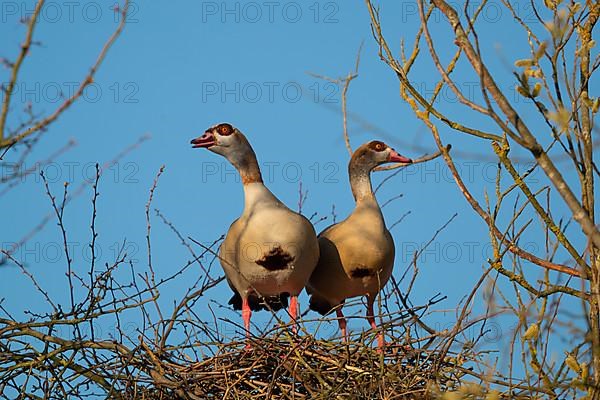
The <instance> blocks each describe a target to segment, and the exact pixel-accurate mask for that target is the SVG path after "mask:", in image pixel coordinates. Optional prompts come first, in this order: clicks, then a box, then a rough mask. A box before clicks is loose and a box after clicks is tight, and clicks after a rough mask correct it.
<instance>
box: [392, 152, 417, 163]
mask: <svg viewBox="0 0 600 400" xmlns="http://www.w3.org/2000/svg"><path fill="white" fill-rule="evenodd" d="M391 150H392V151H390V156H389V158H388V161H389V162H399V163H403V164H412V162H413V161H412V160H411V159H410V158H408V157H404V156H401V155H400V154H398V152H396V150H394V149H391Z"/></svg>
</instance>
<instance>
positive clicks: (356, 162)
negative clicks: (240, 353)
mask: <svg viewBox="0 0 600 400" xmlns="http://www.w3.org/2000/svg"><path fill="white" fill-rule="evenodd" d="M191 144H192V145H193V146H192V147H194V148H206V149H208V150H210V151H212V152H214V153H217V154H220V155H221V156H223V157H225V158H226V159H227V160H228V161H229V162H230V163H231V164H232V165H233V166H234V167H235V168H236V169H237V171H238V172H239V174H240V176H241V178H242V183H243V185H244V198H245V199H244V211H243V213H242V215H241V217H240V218H238V219H237V220H235V221H234V222H233V223H232V224H231V227H230V228H229V231H228V232H227V235H226V237H225V240H224V242H223V243H222V245H221V248H220V250H219V260H220V263H221V266H222V267H223V270H224V271H225V275H226V277H227V282H228V283H229V286H230V287H231V289H232V290H233V292H234V295H233V297H232V298H231V300H230V301H229V304H231V305H232V306H233V307H234V309H236V310H240V309H241V310H242V317H243V320H244V327H245V329H246V337H248V336H249V332H250V316H251V314H252V311H258V310H261V309H267V310H272V311H277V310H280V309H281V308H283V307H288V300H289V308H288V311H289V314H290V316H291V318H292V321H293V322H295V319H296V317H297V315H298V295H299V294H300V292H301V291H302V289H303V288H305V287H306V290H307V292H308V294H309V295H310V296H311V297H310V308H311V309H312V310H315V311H317V312H319V313H320V314H322V315H326V314H328V313H330V312H332V311H333V310H335V312H336V314H337V320H338V324H339V327H340V330H341V333H342V337H343V339H344V340H347V330H346V320H345V318H344V315H343V313H342V306H343V304H344V301H345V300H346V299H348V298H351V297H356V296H366V297H367V319H368V321H369V323H370V325H371V327H372V328H373V329H374V330H376V329H377V326H376V324H375V317H374V313H373V304H374V301H375V298H376V297H377V295H378V293H379V291H380V290H381V288H382V287H383V286H384V285H385V284H386V282H387V281H388V279H389V278H390V276H391V274H392V268H393V265H394V241H393V239H392V236H391V235H390V232H389V231H388V230H387V228H386V226H385V222H384V220H383V215H382V213H381V209H380V207H379V205H378V204H377V200H376V199H375V195H374V194H373V190H372V187H371V178H370V173H371V171H372V170H373V168H375V167H376V166H378V165H380V164H384V163H388V162H400V163H411V162H412V160H410V159H409V158H406V157H403V156H401V155H399V154H398V153H397V152H396V151H395V150H394V149H392V148H391V147H389V146H388V145H386V144H385V143H383V142H380V141H371V142H369V143H365V144H363V145H362V146H360V147H359V148H358V149H356V151H355V152H354V154H353V155H352V157H351V159H350V163H349V165H348V172H349V175H350V186H351V188H352V194H353V195H354V199H355V200H356V207H355V209H354V211H353V212H352V213H351V214H350V215H349V216H348V218H346V219H345V220H343V221H341V222H339V223H337V224H334V225H331V226H329V227H328V228H326V229H325V230H324V231H323V232H321V233H320V234H319V235H318V236H317V235H316V233H315V230H314V227H313V225H312V224H311V223H310V221H309V220H308V219H306V218H305V217H304V216H302V215H300V214H298V213H296V212H294V211H292V210H290V209H289V208H288V207H286V206H285V205H284V204H283V203H282V202H281V201H279V199H277V197H275V195H273V193H271V191H270V190H269V189H267V187H266V186H265V185H264V183H263V181H262V177H261V173H260V169H259V166H258V161H257V159H256V154H255V153H254V150H253V149H252V147H251V146H250V143H249V142H248V139H246V137H245V136H244V135H243V134H242V133H241V132H240V131H239V130H238V129H237V128H235V127H233V126H232V125H230V124H227V123H222V124H218V125H215V126H212V127H210V128H209V129H207V130H206V132H205V133H204V134H203V135H202V136H200V137H198V138H196V139H193V140H192V141H191ZM293 329H294V331H296V325H295V323H294V325H293ZM377 342H378V347H379V348H380V349H381V348H382V347H383V345H384V337H383V334H382V333H381V332H379V333H378V335H377Z"/></svg>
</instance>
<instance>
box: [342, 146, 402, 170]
mask: <svg viewBox="0 0 600 400" xmlns="http://www.w3.org/2000/svg"><path fill="white" fill-rule="evenodd" d="M391 162H399V163H404V164H410V163H412V160H411V159H410V158H407V157H404V156H402V155H400V154H398V152H397V151H396V150H394V149H393V148H391V147H390V146H388V145H387V144H385V143H383V142H381V141H379V140H373V141H370V142H368V143H365V144H363V145H362V146H360V147H359V148H358V149H356V151H355V152H354V154H352V158H351V159H350V164H349V166H350V169H359V170H363V171H371V170H372V169H373V168H375V167H377V166H378V165H381V164H386V163H391Z"/></svg>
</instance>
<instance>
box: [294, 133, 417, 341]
mask: <svg viewBox="0 0 600 400" xmlns="http://www.w3.org/2000/svg"><path fill="white" fill-rule="evenodd" d="M388 162H401V163H411V162H412V160H410V159H409V158H406V157H403V156H401V155H399V154H398V153H397V152H396V151H395V150H394V149H392V148H391V147H389V146H388V145H386V144H385V143H383V142H380V141H372V142H369V143H366V144H363V145H362V146H360V147H359V148H358V149H356V151H355V152H354V154H352V157H351V159H350V162H349V164H348V173H349V175H350V186H351V187H352V194H353V195H354V199H355V201H356V206H355V208H354V211H352V213H351V214H350V215H349V216H348V217H347V218H346V219H345V220H343V221H341V222H339V223H337V224H334V225H331V226H329V227H328V228H326V229H325V230H324V231H323V232H321V233H320V234H319V236H318V238H319V247H320V249H321V256H320V258H319V262H318V264H317V267H316V268H315V270H314V272H313V274H312V275H311V277H310V280H309V282H308V285H307V287H306V290H307V292H308V293H309V294H310V295H311V298H310V308H311V309H312V310H315V311H317V312H319V313H320V314H322V315H326V314H328V313H330V312H331V311H332V310H333V309H335V310H336V314H337V320H338V323H339V327H340V330H341V331H342V337H343V339H344V340H347V332H346V319H345V318H344V315H343V313H342V305H343V304H344V301H345V300H346V299H347V298H350V297H356V296H365V295H366V296H367V319H368V321H369V323H370V324H371V327H372V328H373V329H374V330H375V329H377V326H376V324H375V317H374V314H373V303H374V301H375V298H376V297H377V294H378V293H379V291H380V290H381V288H383V286H384V285H385V284H386V282H387V281H388V279H389V278H390V276H391V275H392V268H393V266H394V240H393V239H392V235H390V232H389V231H388V230H387V228H386V226H385V221H384V219H383V215H382V213H381V209H380V208H379V204H378V203H377V200H376V199H375V195H374V193H373V189H372V187H371V177H370V174H371V171H372V170H373V168H375V167H376V166H378V165H380V164H384V163H388ZM377 342H378V347H379V348H380V349H381V348H382V347H383V345H384V338H383V334H382V333H379V334H378V335H377Z"/></svg>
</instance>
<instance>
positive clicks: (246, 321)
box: [242, 299, 252, 350]
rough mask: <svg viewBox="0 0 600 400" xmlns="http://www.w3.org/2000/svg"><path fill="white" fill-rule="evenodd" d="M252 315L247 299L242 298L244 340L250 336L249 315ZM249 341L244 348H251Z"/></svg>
mask: <svg viewBox="0 0 600 400" xmlns="http://www.w3.org/2000/svg"><path fill="white" fill-rule="evenodd" d="M251 315H252V310H250V305H249V304H248V299H242V319H243V320H244V328H245V329H246V340H247V339H248V338H250V316H251ZM251 348H252V346H250V343H246V350H249V349H251Z"/></svg>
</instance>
